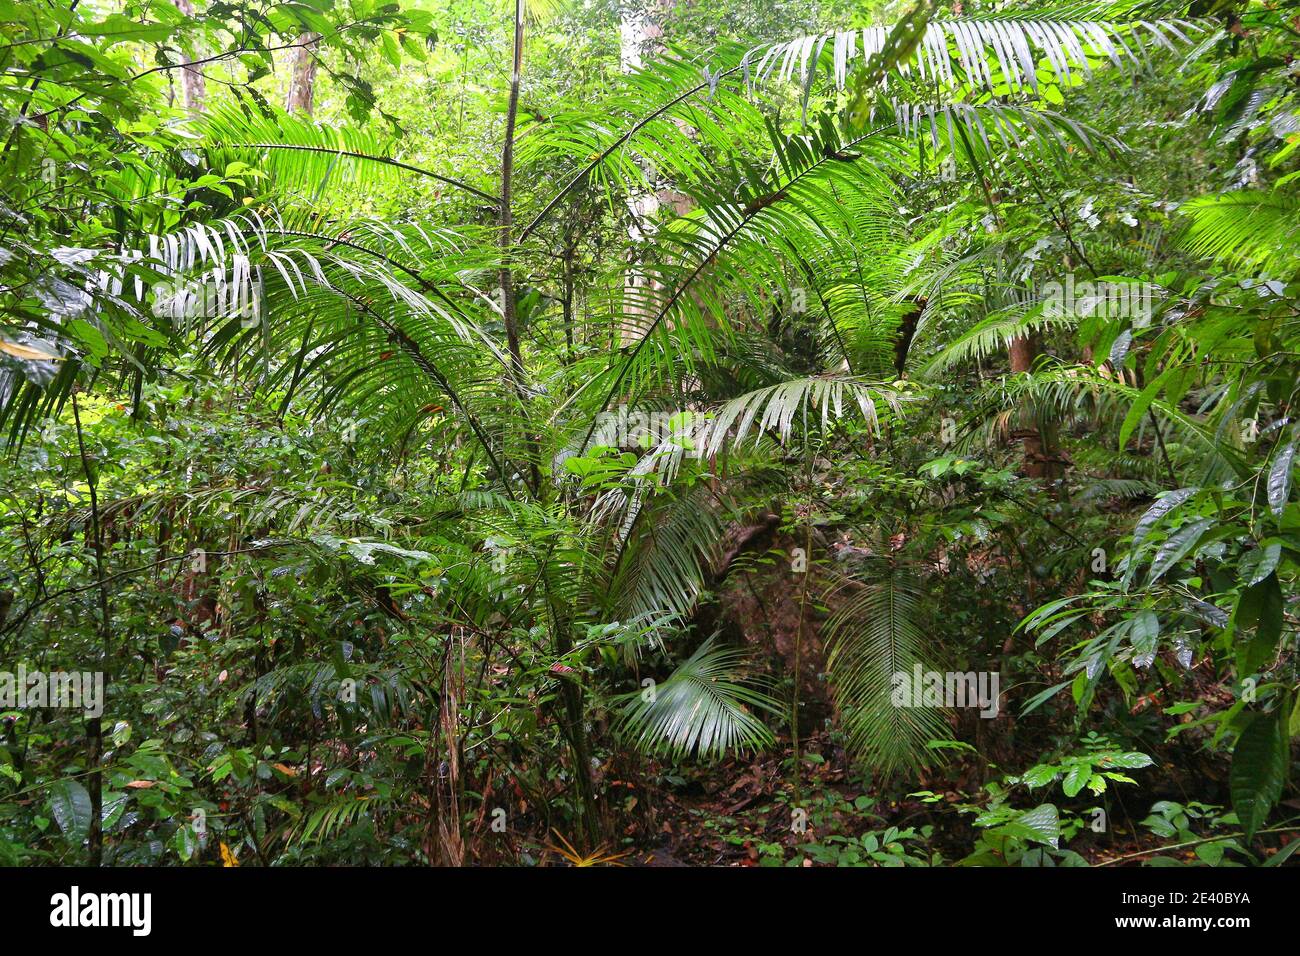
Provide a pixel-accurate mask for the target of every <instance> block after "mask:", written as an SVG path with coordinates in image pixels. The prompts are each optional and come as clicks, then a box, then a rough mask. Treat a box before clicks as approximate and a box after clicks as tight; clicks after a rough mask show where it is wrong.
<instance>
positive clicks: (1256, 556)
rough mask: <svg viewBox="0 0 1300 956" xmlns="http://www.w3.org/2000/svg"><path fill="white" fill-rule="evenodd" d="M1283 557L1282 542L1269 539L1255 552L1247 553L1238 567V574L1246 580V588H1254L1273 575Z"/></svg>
mask: <svg viewBox="0 0 1300 956" xmlns="http://www.w3.org/2000/svg"><path fill="white" fill-rule="evenodd" d="M1281 557H1282V542H1280V541H1278V540H1276V539H1269V540H1268V541H1264V542H1262V543H1261V544H1260V545H1259V547H1257V548H1255V549H1254V550H1253V551H1247V552H1246V553H1245V554H1243V555H1242V556H1241V563H1240V564H1239V565H1237V574H1238V575H1239V576H1241V577H1242V578H1243V579H1245V582H1246V587H1254V586H1255V585H1256V584H1258V583H1259V582H1260V581H1263V580H1264V579H1265V578H1266V577H1268V576H1269V575H1270V574H1272V573H1273V570H1274V569H1275V568H1276V567H1277V562H1278V560H1279V559H1280V558H1281Z"/></svg>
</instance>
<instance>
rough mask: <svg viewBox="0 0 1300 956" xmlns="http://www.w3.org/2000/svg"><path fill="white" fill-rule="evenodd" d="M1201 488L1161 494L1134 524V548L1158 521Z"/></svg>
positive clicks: (1181, 489) (1180, 489)
mask: <svg viewBox="0 0 1300 956" xmlns="http://www.w3.org/2000/svg"><path fill="white" fill-rule="evenodd" d="M1199 490H1200V489H1199V488H1179V489H1178V490H1177V491H1171V492H1169V494H1167V495H1163V496H1161V497H1160V498H1159V499H1157V500H1156V502H1155V504H1153V505H1152V506H1151V507H1150V508H1148V509H1147V510H1146V511H1145V512H1144V513H1143V514H1142V517H1141V518H1138V522H1137V524H1136V525H1134V526H1133V548H1134V550H1136V549H1137V546H1138V545H1139V544H1141V543H1142V540H1143V539H1144V538H1145V537H1146V536H1147V533H1148V532H1149V531H1150V530H1151V529H1152V528H1153V527H1155V524H1156V522H1157V521H1159V520H1160V519H1161V518H1163V517H1164V516H1165V515H1167V514H1169V512H1171V511H1173V510H1174V509H1175V508H1177V507H1178V506H1179V505H1181V504H1182V503H1183V502H1184V501H1186V500H1187V499H1188V498H1190V497H1191V496H1192V495H1194V494H1196V492H1197V491H1199Z"/></svg>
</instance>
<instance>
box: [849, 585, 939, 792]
mask: <svg viewBox="0 0 1300 956" xmlns="http://www.w3.org/2000/svg"><path fill="white" fill-rule="evenodd" d="M839 589H840V590H842V591H843V592H844V593H846V595H847V598H848V599H847V602H846V603H845V604H844V606H843V607H842V608H840V610H839V611H837V612H836V613H835V614H834V615H833V616H832V617H831V619H830V621H829V622H828V625H827V658H826V667H827V672H828V674H829V677H830V685H831V692H832V694H833V695H834V698H835V704H836V707H837V708H838V709H839V712H840V717H841V720H842V722H843V726H844V730H845V733H846V735H847V737H848V744H849V748H850V750H851V751H852V752H853V753H854V755H855V756H857V757H858V758H859V759H860V760H862V761H863V762H864V763H866V764H867V765H869V766H871V767H873V768H876V769H879V770H881V771H883V772H885V773H895V772H899V771H902V770H905V769H909V768H916V767H923V766H927V765H929V764H930V763H931V755H932V753H933V752H932V751H930V750H929V749H928V748H927V745H928V743H929V742H930V741H931V740H946V739H948V738H949V737H950V734H949V727H948V721H947V717H946V712H945V711H944V710H942V709H940V708H930V707H917V706H910V703H909V704H908V705H899V704H898V703H897V702H896V701H895V698H894V690H895V687H896V683H897V679H896V677H895V675H899V674H901V675H905V676H906V678H907V679H908V680H911V679H912V675H913V673H914V671H915V668H916V667H917V665H919V666H920V668H921V670H922V671H928V670H930V669H931V668H932V665H933V655H934V654H935V652H936V651H937V647H936V646H935V644H936V642H935V641H934V640H933V638H932V637H931V635H930V633H928V631H927V629H926V628H925V626H924V625H923V623H922V620H921V586H920V583H919V582H918V581H917V580H916V578H915V576H914V575H912V574H911V573H910V572H908V571H906V570H904V569H902V568H895V567H890V568H883V569H881V574H880V576H879V577H878V578H876V579H874V580H872V581H870V582H866V583H864V582H859V581H852V582H847V581H846V582H844V583H842V584H841V585H840V586H839Z"/></svg>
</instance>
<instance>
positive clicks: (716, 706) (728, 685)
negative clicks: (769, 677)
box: [616, 638, 780, 759]
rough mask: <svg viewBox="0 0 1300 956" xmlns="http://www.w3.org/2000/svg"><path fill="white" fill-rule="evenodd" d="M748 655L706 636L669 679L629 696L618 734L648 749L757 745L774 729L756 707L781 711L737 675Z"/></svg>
mask: <svg viewBox="0 0 1300 956" xmlns="http://www.w3.org/2000/svg"><path fill="white" fill-rule="evenodd" d="M744 660H745V654H744V652H743V651H740V650H737V649H735V648H727V647H719V646H715V645H714V642H713V639H712V638H710V639H709V640H707V641H705V642H704V643H703V644H701V645H700V646H699V648H698V649H697V650H696V651H695V653H694V654H692V655H691V656H690V657H689V658H687V659H686V660H685V661H683V662H682V663H681V664H679V665H678V666H677V669H676V670H674V671H673V673H672V675H671V676H670V677H669V678H668V679H667V680H665V681H664V682H663V683H660V684H656V685H653V686H651V687H647V688H646V689H644V690H642V691H638V692H636V693H634V694H630V695H628V698H626V700H627V703H626V706H625V709H624V711H623V713H622V716H621V717H620V718H619V721H618V723H617V725H616V730H617V732H618V733H620V734H621V735H623V736H624V737H625V738H626V739H628V740H630V741H631V742H632V743H633V744H635V745H636V746H637V747H638V748H639V749H641V750H642V751H644V752H646V753H650V754H656V755H663V756H667V757H670V758H672V759H683V758H687V757H692V756H695V757H700V758H705V759H707V758H714V757H721V756H723V755H725V754H727V753H732V752H735V751H746V750H755V749H758V748H761V747H765V746H767V745H768V744H770V743H771V742H772V739H773V738H772V732H771V731H770V730H768V729H767V727H766V726H765V725H764V724H763V722H762V721H761V720H760V719H759V718H758V716H757V715H756V714H755V711H766V712H768V713H772V714H777V713H780V708H779V706H778V704H777V702H776V701H775V700H773V699H772V698H771V697H770V696H768V695H767V694H765V693H763V692H762V691H760V690H758V689H756V688H754V687H751V686H747V685H746V684H744V683H743V682H741V681H739V680H737V678H736V672H737V669H738V668H739V667H740V666H741V665H742V664H743V662H744Z"/></svg>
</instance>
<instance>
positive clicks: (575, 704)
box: [500, 0, 600, 846]
mask: <svg viewBox="0 0 1300 956" xmlns="http://www.w3.org/2000/svg"><path fill="white" fill-rule="evenodd" d="M523 67H524V0H515V38H514V58H513V62H512V64H511V70H510V99H509V101H508V102H507V104H506V137H505V143H504V144H503V145H502V147H501V218H500V224H501V274H500V281H501V315H502V319H503V322H504V324H505V327H506V346H507V347H508V348H509V350H510V364H511V366H512V368H511V370H510V373H511V376H510V377H511V379H512V380H513V381H514V383H515V388H516V393H517V394H518V396H519V399H520V401H521V402H523V401H524V399H525V395H524V390H523V382H524V360H523V353H522V351H521V349H520V345H519V314H518V311H517V309H516V308H515V278H514V261H513V260H514V212H513V210H512V209H511V207H510V203H511V197H512V187H513V179H514V165H515V123H516V120H517V119H518V115H519V85H520V81H521V79H522V76H523ZM528 427H529V424H528V422H527V420H525V422H524V428H525V429H527V428H528ZM528 449H529V459H530V461H529V467H530V470H531V473H532V480H533V491H534V492H537V491H539V490H540V488H541V473H540V472H539V470H538V467H537V460H536V459H537V455H536V451H537V448H536V442H535V441H534V440H533V438H532V437H531V436H530V437H529V439H528ZM556 617H557V619H558V620H557V621H556V623H555V631H556V635H555V647H556V651H557V652H558V654H559V655H560V656H563V655H565V654H567V653H568V652H569V651H570V650H571V649H572V642H571V640H570V637H569V632H568V627H569V625H568V622H567V621H565V620H563V619H562V618H561V617H560V616H559V615H556ZM560 696H561V699H562V704H563V707H564V715H563V718H562V724H563V729H564V735H565V736H566V737H567V738H568V740H569V745H570V747H571V749H572V750H573V761H574V764H575V766H574V768H573V773H574V778H575V779H576V781H577V785H578V791H579V795H580V796H581V798H582V804H583V813H582V816H583V825H584V829H585V831H586V836H587V839H588V841H590V843H591V844H592V845H593V846H594V845H595V844H596V843H597V842H599V838H600V821H599V819H598V817H597V813H596V795H595V785H594V784H593V782H592V779H591V748H590V747H589V745H588V743H587V730H586V724H585V720H584V717H583V693H582V687H581V686H580V685H579V684H577V683H576V682H574V681H569V680H566V681H564V686H563V688H562V689H561V692H560Z"/></svg>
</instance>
